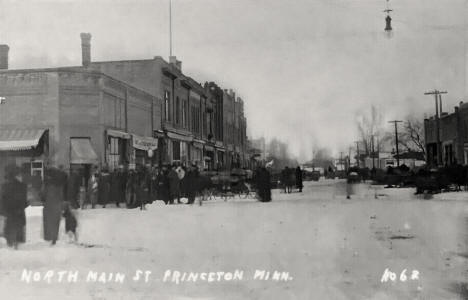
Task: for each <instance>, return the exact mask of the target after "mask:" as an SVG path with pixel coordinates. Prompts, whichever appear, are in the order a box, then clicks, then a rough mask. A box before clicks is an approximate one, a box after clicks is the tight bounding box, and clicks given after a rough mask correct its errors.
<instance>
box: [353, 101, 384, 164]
mask: <svg viewBox="0 0 468 300" xmlns="http://www.w3.org/2000/svg"><path fill="white" fill-rule="evenodd" d="M382 124H383V117H382V114H381V113H380V112H379V111H378V110H377V108H376V107H375V106H373V105H372V106H371V108H370V111H368V112H366V113H362V114H360V115H358V116H357V127H358V131H359V135H360V139H361V141H362V145H363V146H364V149H363V150H364V151H365V154H366V155H370V154H371V152H372V137H374V151H377V149H379V148H380V147H379V145H380V143H381V142H382V141H383V140H382V137H384V136H385V134H384V131H383V126H382ZM379 137H381V138H379Z"/></svg>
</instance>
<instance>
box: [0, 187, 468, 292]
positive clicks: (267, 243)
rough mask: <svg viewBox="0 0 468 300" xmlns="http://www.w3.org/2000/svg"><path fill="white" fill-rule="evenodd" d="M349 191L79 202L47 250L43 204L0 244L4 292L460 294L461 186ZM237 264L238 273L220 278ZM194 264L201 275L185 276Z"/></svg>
mask: <svg viewBox="0 0 468 300" xmlns="http://www.w3.org/2000/svg"><path fill="white" fill-rule="evenodd" d="M345 190H346V187H345V183H344V182H342V181H332V180H323V179H322V180H321V181H319V182H305V189H304V192H303V193H302V194H299V193H292V194H284V193H280V191H279V190H274V192H273V201H272V202H271V203H260V202H257V201H255V200H253V199H238V198H234V199H229V200H228V201H227V202H225V201H222V200H210V201H206V202H204V204H203V206H198V205H193V206H190V205H173V206H165V205H163V203H162V202H161V201H157V202H156V203H153V204H152V205H150V206H148V209H147V210H146V211H140V210H138V209H133V210H128V209H122V208H120V209H117V208H112V207H111V208H106V209H102V208H97V209H94V210H91V209H87V210H80V211H77V215H78V222H79V242H78V243H79V244H78V245H76V244H72V243H69V242H67V237H66V236H65V235H64V233H63V226H64V225H63V222H62V224H61V227H62V228H61V231H62V232H61V236H60V240H59V241H58V243H57V245H56V246H54V247H51V246H50V245H49V244H47V243H46V242H44V241H43V240H42V238H41V226H42V215H41V208H40V207H32V208H31V207H30V208H28V211H27V214H28V218H27V242H26V244H24V245H22V246H20V249H19V250H18V251H13V250H10V249H7V248H6V245H5V241H4V240H3V239H1V242H0V298H1V299H3V297H1V295H5V294H6V293H8V295H9V299H429V296H430V299H464V298H463V297H467V294H468V291H467V290H466V278H467V258H468V248H467V247H468V245H467V243H468V235H467V231H466V229H467V224H468V221H467V220H468V194H467V193H466V192H459V193H446V194H440V195H436V196H435V197H434V198H432V199H426V200H425V199H423V197H415V196H413V195H412V194H413V193H414V190H413V189H384V188H383V187H372V186H369V185H366V184H361V185H356V186H354V194H353V195H352V197H351V199H350V200H347V199H346V194H345ZM386 269H387V271H388V272H385V270H386ZM404 269H406V270H407V271H406V272H403V270H404ZM24 270H26V271H25V272H24ZM137 270H141V271H142V272H139V273H138V278H137V277H135V276H136V274H137ZM29 271H30V273H29ZM48 271H51V272H49V273H48V275H47V276H46V274H47V272H48ZM60 271H66V273H64V274H65V275H63V276H64V277H63V278H62V280H59V273H58V272H60ZM90 271H91V273H92V274H91V275H89V273H90ZM236 271H237V272H238V273H237V275H239V274H240V273H239V272H241V273H242V277H241V278H239V277H238V278H232V279H230V278H229V276H225V275H224V274H226V273H230V272H232V274H234V273H235V272H236ZM256 271H257V274H255V273H256ZM262 271H265V272H264V273H261V272H262ZM275 271H277V272H279V273H277V274H276V275H278V274H281V278H278V277H277V278H275V279H273V274H274V272H275ZM35 272H36V273H35ZM148 272H151V273H148ZM174 272H180V276H178V275H176V276H175V277H174ZM184 272H186V273H187V274H186V276H185V277H184V278H183V277H182V276H183V273H184ZM190 272H193V273H197V274H192V275H193V276H192V277H191V280H187V278H188V277H187V276H188V273H190ZM210 272H215V275H213V276H212V278H211V279H213V280H208V277H209V276H210V275H209V274H210ZM217 272H223V273H224V274H217ZM267 272H270V275H269V277H268V279H266V278H267ZM286 272H287V273H286ZM102 273H105V275H104V276H105V278H106V279H104V276H102V277H101V275H102ZM111 273H112V275H111ZM116 273H120V275H122V274H123V275H124V276H125V278H124V279H122V277H120V278H119V280H116V277H115V275H116ZM202 273H203V274H204V275H206V276H207V277H206V278H205V280H203V279H201V276H202ZM391 273H395V276H396V277H393V275H392V274H391ZM402 273H403V275H402ZM28 274H29V275H28ZM34 274H36V275H34ZM73 274H74V275H75V276H76V278H74V277H73ZM176 274H177V273H176ZM165 275H166V276H165ZM385 275H386V276H385ZM28 276H29V277H28ZM34 276H36V278H35V277H34ZM70 276H71V277H70ZM194 276H198V278H197V279H196V280H194ZM182 278H183V280H182ZM392 278H393V279H394V280H392ZM35 279H37V280H35ZM68 279H71V280H70V282H69V280H68ZM278 279H279V280H278ZM382 279H384V280H383V281H384V282H382ZM28 281H29V282H28ZM51 287H53V288H51Z"/></svg>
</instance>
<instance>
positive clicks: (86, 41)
mask: <svg viewBox="0 0 468 300" xmlns="http://www.w3.org/2000/svg"><path fill="white" fill-rule="evenodd" d="M80 37H81V62H82V65H83V67H87V66H89V64H90V63H91V33H81V34H80Z"/></svg>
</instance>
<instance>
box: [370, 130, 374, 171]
mask: <svg viewBox="0 0 468 300" xmlns="http://www.w3.org/2000/svg"><path fill="white" fill-rule="evenodd" d="M371 154H372V169H373V170H375V149H374V135H372V149H371Z"/></svg>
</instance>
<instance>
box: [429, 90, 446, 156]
mask: <svg viewBox="0 0 468 300" xmlns="http://www.w3.org/2000/svg"><path fill="white" fill-rule="evenodd" d="M442 94H447V91H438V90H433V91H430V92H425V93H424V95H434V97H435V109H436V114H435V119H436V139H437V165H441V164H442V146H441V141H440V120H439V119H440V116H439V108H440V113H441V114H442V96H441V95H442ZM437 101H439V103H437Z"/></svg>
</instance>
